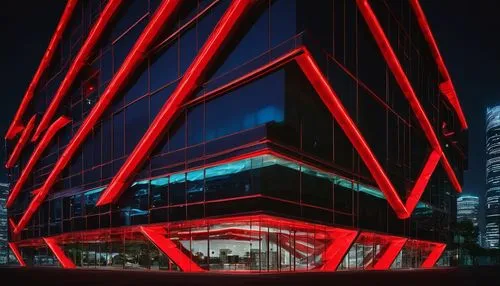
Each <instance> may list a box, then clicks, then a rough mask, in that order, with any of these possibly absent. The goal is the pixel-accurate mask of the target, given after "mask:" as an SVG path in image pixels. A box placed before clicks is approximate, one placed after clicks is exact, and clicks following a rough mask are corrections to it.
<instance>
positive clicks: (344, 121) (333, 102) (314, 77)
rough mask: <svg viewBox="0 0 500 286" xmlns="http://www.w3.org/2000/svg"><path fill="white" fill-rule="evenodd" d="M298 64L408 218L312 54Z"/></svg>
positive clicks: (398, 210)
mask: <svg viewBox="0 0 500 286" xmlns="http://www.w3.org/2000/svg"><path fill="white" fill-rule="evenodd" d="M297 63H298V64H299V66H300V68H301V69H302V70H303V72H304V74H305V75H306V77H307V79H308V80H309V82H310V83H311V84H312V86H313V87H314V89H315V90H316V92H317V93H318V95H319V96H320V98H321V99H322V101H323V103H324V104H325V106H326V107H327V108H328V109H329V110H330V113H331V114H332V115H333V117H334V118H335V120H336V121H337V123H338V124H339V125H340V127H341V128H342V130H343V131H344V133H345V134H346V135H347V137H348V138H349V141H351V143H352V144H353V146H354V148H355V149H356V150H357V151H358V153H359V155H360V156H361V158H362V159H363V161H364V162H365V164H366V166H367V167H368V169H369V171H370V173H371V175H372V176H373V178H374V179H375V181H376V182H377V185H378V186H379V188H380V190H381V191H382V192H383V193H384V195H385V197H386V199H387V202H388V203H389V204H390V205H391V207H392V209H394V211H395V212H396V214H397V215H398V217H400V218H407V217H409V214H408V211H407V210H406V208H405V206H404V204H403V202H402V201H401V199H400V198H399V196H398V193H397V192H396V190H395V188H394V186H393V185H392V183H391V182H390V180H389V178H388V177H387V176H386V174H385V172H384V170H383V168H382V166H381V165H380V164H379V162H378V161H377V159H376V158H375V155H374V154H373V152H372V151H371V149H370V147H369V146H368V144H367V143H366V140H365V139H364V138H363V135H362V134H361V132H359V130H358V128H357V126H356V124H355V123H354V121H352V119H351V118H350V117H349V115H348V112H347V110H346V109H345V108H344V106H343V105H342V102H341V101H340V99H339V98H338V97H337V95H336V94H335V92H334V91H333V89H332V88H331V86H330V84H329V83H328V81H327V79H326V78H325V77H324V75H323V74H322V73H321V71H320V70H319V68H318V66H317V64H316V62H315V61H314V59H313V58H312V56H311V54H310V53H309V52H306V53H305V54H303V55H301V56H299V57H298V58H297Z"/></svg>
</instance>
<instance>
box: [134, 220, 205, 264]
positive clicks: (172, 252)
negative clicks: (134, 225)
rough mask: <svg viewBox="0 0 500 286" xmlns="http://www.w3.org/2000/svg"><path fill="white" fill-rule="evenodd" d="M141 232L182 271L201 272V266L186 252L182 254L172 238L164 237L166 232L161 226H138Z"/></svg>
mask: <svg viewBox="0 0 500 286" xmlns="http://www.w3.org/2000/svg"><path fill="white" fill-rule="evenodd" d="M140 230H141V232H142V233H143V234H144V236H145V237H147V238H148V239H149V240H150V241H151V242H152V243H153V244H154V245H156V247H158V248H159V249H160V250H161V251H163V253H165V254H166V255H167V256H168V258H170V259H171V260H172V261H173V262H174V263H175V264H176V265H177V266H179V268H180V269H181V270H182V271H184V272H202V271H205V270H204V269H203V268H201V267H200V266H198V264H196V263H194V261H193V260H191V259H190V258H189V257H188V256H187V255H186V254H184V253H183V252H182V251H181V250H180V249H179V248H178V247H177V245H175V243H174V242H172V240H170V239H168V238H166V237H165V235H166V232H165V230H164V229H163V228H161V227H160V228H158V227H146V226H141V227H140Z"/></svg>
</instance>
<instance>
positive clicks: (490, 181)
mask: <svg viewBox="0 0 500 286" xmlns="http://www.w3.org/2000/svg"><path fill="white" fill-rule="evenodd" d="M499 240H500V106H495V107H489V108H487V109H486V247H488V248H499V246H500V244H499Z"/></svg>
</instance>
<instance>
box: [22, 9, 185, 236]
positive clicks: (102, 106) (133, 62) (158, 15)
mask: <svg viewBox="0 0 500 286" xmlns="http://www.w3.org/2000/svg"><path fill="white" fill-rule="evenodd" d="M181 3H182V1H177V0H163V2H162V3H161V5H160V7H158V8H157V10H156V12H155V14H154V15H153V18H152V19H151V20H150V22H149V24H148V25H147V27H146V28H145V29H144V31H143V32H142V33H141V35H140V36H139V39H138V40H137V42H136V43H135V44H134V46H133V47H132V50H131V51H130V53H129V54H128V55H127V58H126V59H125V61H124V62H123V64H122V66H121V67H120V69H119V70H118V72H117V73H116V74H115V76H114V77H113V79H112V80H111V82H110V83H109V85H108V87H107V88H106V90H105V91H104V92H103V93H102V95H101V97H100V98H99V101H98V102H97V103H96V104H95V106H94V107H93V108H92V110H91V111H90V114H89V115H88V116H87V118H85V121H84V122H83V124H82V125H81V126H80V128H79V129H78V131H77V132H76V134H75V135H74V136H73V138H72V139H71V141H70V143H69V144H68V146H67V147H66V149H65V150H64V153H63V154H62V155H61V157H60V158H59V160H58V161H57V162H56V165H55V167H54V169H53V170H52V172H51V173H50V174H49V176H48V178H47V180H46V181H45V183H44V185H43V186H42V187H41V188H40V192H38V194H37V195H36V196H35V198H34V199H33V200H32V201H31V203H30V205H29V206H28V208H27V209H26V211H25V213H24V214H23V216H22V217H21V219H20V221H19V223H18V226H17V227H16V229H15V230H14V233H19V232H20V231H21V230H22V229H23V228H24V227H25V226H26V224H27V223H28V222H29V220H30V219H31V217H32V216H33V214H34V213H35V211H36V210H37V209H38V208H39V207H40V205H41V204H42V202H43V201H44V200H45V197H46V196H47V194H48V193H49V192H50V190H51V189H52V187H53V186H54V184H55V183H56V181H57V179H58V178H59V175H60V174H61V172H62V171H63V170H64V168H66V167H67V165H68V163H69V162H70V160H71V158H73V156H74V155H75V153H76V151H77V150H78V149H79V148H80V146H81V144H82V143H83V142H84V141H85V139H86V138H87V136H88V135H89V133H90V132H92V128H93V127H94V125H95V124H96V123H97V122H98V121H99V119H100V118H101V116H102V114H103V113H104V111H105V110H106V109H107V107H108V106H109V105H110V104H111V102H112V101H113V99H114V98H115V97H116V96H117V95H118V92H119V91H120V90H121V89H122V88H123V87H124V86H125V85H126V84H127V80H128V79H129V78H130V76H131V75H132V74H133V73H134V71H135V69H136V68H137V67H138V66H139V65H140V64H141V62H142V61H143V60H144V58H145V56H146V52H147V51H148V49H149V48H150V47H151V45H152V43H153V42H154V40H155V39H156V37H157V36H158V35H159V33H160V32H161V30H162V28H163V27H164V26H165V24H166V23H167V22H168V21H169V20H171V19H172V18H173V17H172V16H173V15H174V13H175V11H176V10H177V8H178V7H179V6H180V5H181Z"/></svg>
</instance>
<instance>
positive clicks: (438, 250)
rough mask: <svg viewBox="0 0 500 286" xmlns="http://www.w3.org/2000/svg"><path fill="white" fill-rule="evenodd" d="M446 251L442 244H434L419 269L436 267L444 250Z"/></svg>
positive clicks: (444, 245)
mask: <svg viewBox="0 0 500 286" xmlns="http://www.w3.org/2000/svg"><path fill="white" fill-rule="evenodd" d="M445 249H446V244H444V243H434V244H433V248H432V250H431V252H430V253H429V255H428V256H427V258H426V259H425V260H424V262H422V265H421V266H420V267H421V268H432V267H434V265H436V262H437V261H438V260H439V258H440V257H441V255H442V254H443V252H444V250H445Z"/></svg>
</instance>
